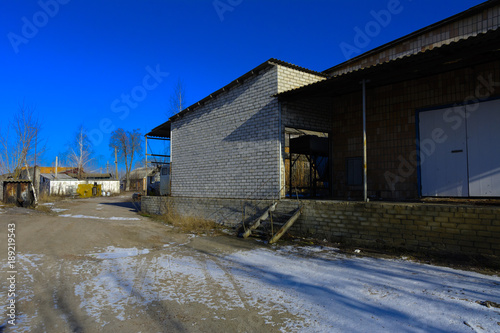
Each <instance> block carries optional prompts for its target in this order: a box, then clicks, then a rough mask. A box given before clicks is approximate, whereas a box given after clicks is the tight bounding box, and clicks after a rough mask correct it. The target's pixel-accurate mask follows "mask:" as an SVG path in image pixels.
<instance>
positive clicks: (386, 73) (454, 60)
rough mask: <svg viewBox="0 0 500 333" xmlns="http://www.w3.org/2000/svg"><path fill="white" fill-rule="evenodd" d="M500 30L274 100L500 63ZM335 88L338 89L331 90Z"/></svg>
mask: <svg viewBox="0 0 500 333" xmlns="http://www.w3.org/2000/svg"><path fill="white" fill-rule="evenodd" d="M499 40H500V29H496V30H491V31H488V32H486V33H481V34H478V35H476V36H470V37H469V38H467V39H462V40H459V41H452V42H449V43H448V44H443V45H441V46H440V47H435V48H433V49H428V50H425V51H422V52H420V53H417V54H409V55H406V56H404V57H402V58H398V59H394V60H390V61H386V62H383V63H379V64H375V65H372V66H369V67H365V68H359V69H357V70H354V71H351V72H348V73H343V74H340V75H337V76H334V77H331V78H329V79H327V80H323V81H319V82H316V83H312V84H309V85H306V86H303V87H299V88H296V89H291V90H288V91H285V92H282V93H280V94H277V95H275V96H277V97H279V98H280V99H281V100H286V99H288V98H292V97H297V96H299V95H304V96H305V95H309V96H312V95H314V93H315V92H316V93H317V95H325V93H326V94H328V96H338V95H342V94H346V93H349V92H353V91H357V90H360V88H359V87H360V81H361V80H363V79H369V80H371V83H370V84H371V85H377V86H382V85H386V84H390V83H396V82H400V81H404V80H410V79H414V78H419V77H423V76H429V75H432V74H437V73H442V72H447V71H451V70H454V69H458V68H463V67H467V66H471V65H473V64H477V63H485V62H488V61H495V60H498V59H500V44H499V43H498V41H499ZM333 86H335V89H332V87H333Z"/></svg>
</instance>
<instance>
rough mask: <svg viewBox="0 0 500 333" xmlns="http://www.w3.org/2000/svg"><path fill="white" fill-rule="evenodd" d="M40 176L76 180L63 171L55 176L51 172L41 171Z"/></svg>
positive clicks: (51, 178) (50, 178)
mask: <svg viewBox="0 0 500 333" xmlns="http://www.w3.org/2000/svg"><path fill="white" fill-rule="evenodd" d="M40 176H42V177H44V178H47V179H49V180H78V179H76V178H73V177H70V176H68V175H67V174H65V173H58V174H57V178H56V175H55V174H53V173H41V174H40Z"/></svg>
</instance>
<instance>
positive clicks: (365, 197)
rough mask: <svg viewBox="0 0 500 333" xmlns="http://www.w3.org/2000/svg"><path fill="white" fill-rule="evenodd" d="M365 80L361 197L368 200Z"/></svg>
mask: <svg viewBox="0 0 500 333" xmlns="http://www.w3.org/2000/svg"><path fill="white" fill-rule="evenodd" d="M366 82H367V81H366V80H365V79H363V81H361V84H362V86H363V199H364V201H365V202H367V201H368V180H367V163H366Z"/></svg>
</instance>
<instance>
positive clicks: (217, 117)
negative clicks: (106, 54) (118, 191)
mask: <svg viewBox="0 0 500 333" xmlns="http://www.w3.org/2000/svg"><path fill="white" fill-rule="evenodd" d="M499 21H500V1H499V0H491V1H487V2H484V3H483V4H480V5H478V6H475V7H473V8H471V9H469V10H467V11H464V12H462V13H459V14H457V15H455V16H452V17H450V18H447V19H445V20H442V21H440V22H437V23H435V24H433V25H430V26H428V27H425V28H423V29H421V30H418V31H416V32H414V33H412V34H409V35H407V36H404V37H402V38H399V39H397V40H395V41H393V42H390V43H388V44H385V45H382V46H380V47H378V48H376V49H373V50H371V51H369V52H366V53H365V54H362V55H360V56H358V57H355V58H353V59H350V60H348V61H346V62H344V63H341V64H339V65H337V66H334V67H332V68H330V69H327V70H325V71H323V72H315V71H311V70H308V69H305V68H302V67H298V66H295V65H292V64H289V63H285V62H283V61H280V60H276V59H270V60H268V61H266V62H264V63H263V64H261V65H260V66H258V67H256V68H254V69H253V70H251V71H250V72H248V73H246V74H244V75H242V76H240V77H239V78H238V79H236V80H235V81H233V82H231V83H230V84H228V85H227V86H225V87H223V88H221V89H219V90H218V91H216V92H214V93H213V94H211V95H210V96H208V97H206V98H204V99H203V100H201V101H199V102H197V103H196V104H194V105H192V106H190V107H188V108H187V109H185V110H183V111H182V112H180V113H179V114H177V115H175V116H173V117H172V118H170V119H169V121H167V122H166V123H164V124H161V125H160V126H158V127H156V128H155V129H153V130H152V131H151V132H150V133H148V136H149V137H159V138H170V139H171V155H172V156H171V197H168V198H161V197H143V198H142V205H143V206H142V207H143V209H144V210H146V211H149V212H151V213H162V212H164V211H165V209H166V208H165V207H174V208H175V209H177V210H178V211H179V212H180V213H183V214H188V215H198V216H202V217H204V218H207V219H212V220H216V221H219V222H222V223H227V224H232V225H235V224H238V223H240V222H242V221H246V220H252V219H255V216H256V214H257V216H258V215H259V214H260V213H259V212H261V211H262V210H265V209H268V207H270V205H271V206H273V205H274V203H275V201H276V199H278V198H279V199H283V200H281V201H280V203H279V204H278V205H277V207H276V206H275V205H274V206H273V207H276V208H275V211H274V214H287V213H289V212H290V211H293V209H295V207H296V205H297V203H296V200H287V199H286V198H287V197H288V198H290V197H293V198H296V197H299V198H300V197H303V198H307V197H309V198H316V199H318V198H321V197H323V198H324V199H339V201H337V200H328V201H325V200H302V201H301V205H302V209H301V211H302V213H301V215H300V217H299V218H298V220H297V222H295V224H294V225H293V227H292V228H291V229H290V230H291V231H292V232H293V233H301V234H307V235H312V236H315V237H318V238H320V239H324V238H327V239H329V240H333V241H340V242H349V243H352V244H359V245H361V246H369V247H380V246H382V247H392V248H406V249H410V250H416V251H421V250H422V251H430V252H442V253H461V254H464V253H465V254H468V255H476V254H477V255H496V256H500V245H499V244H498V239H499V237H500V208H499V207H497V206H487V207H471V206H467V205H463V204H465V203H466V202H465V201H460V200H459V201H458V204H439V205H437V204H429V203H421V202H417V201H420V200H419V199H421V198H422V197H444V198H449V197H454V198H471V197H474V198H499V197H500V145H499V144H498V142H500V130H499V129H500V29H499V23H500V22H499ZM364 129H365V131H364ZM364 133H366V140H365V139H364ZM365 151H366V158H365V156H364V155H365ZM364 165H366V168H363V166H364ZM365 170H366V177H365V176H364V173H365ZM365 197H366V198H367V199H371V200H370V202H359V201H361V200H363V199H365ZM348 200H357V202H354V203H351V202H348ZM379 200H381V201H382V202H380V201H379ZM367 201H368V200H367ZM387 201H390V202H387ZM407 201H411V202H410V203H407ZM166 202H168V205H165V203H166Z"/></svg>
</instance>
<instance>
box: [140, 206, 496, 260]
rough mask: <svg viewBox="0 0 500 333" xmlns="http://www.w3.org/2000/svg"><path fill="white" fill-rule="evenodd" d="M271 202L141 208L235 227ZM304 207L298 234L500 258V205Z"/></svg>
mask: <svg viewBox="0 0 500 333" xmlns="http://www.w3.org/2000/svg"><path fill="white" fill-rule="evenodd" d="M167 203H168V204H167ZM271 203H272V201H263V200H260V201H255V200H247V201H245V200H238V199H206V198H173V197H142V210H143V211H145V212H148V213H152V214H161V213H164V212H165V209H166V207H173V208H175V209H176V210H177V211H178V212H179V213H181V214H185V215H193V216H199V217H203V218H207V219H210V220H214V221H217V222H219V223H223V224H225V225H229V226H234V225H237V224H238V223H240V222H241V221H242V219H243V218H245V219H247V220H249V219H251V218H254V217H255V216H256V215H257V214H258V213H259V212H260V211H262V209H264V208H266V207H268V206H269V205H270V204H271ZM300 203H301V204H302V205H303V209H302V215H301V216H300V218H299V219H298V220H297V222H295V224H294V225H293V226H292V228H291V229H290V232H291V233H292V234H295V235H307V236H312V237H315V238H317V239H321V240H322V239H325V238H326V239H328V240H330V241H336V242H343V243H347V244H352V245H358V246H364V247H369V248H397V249H406V250H409V251H416V252H428V253H442V254H448V253H449V254H467V255H494V256H500V207H487V206H481V207H479V206H477V207H476V206H460V205H444V204H420V203H380V202H368V203H364V202H341V201H316V200H308V201H301V202H300ZM297 205H298V202H297V201H296V200H281V201H280V202H279V204H278V206H277V208H276V214H280V213H289V212H290V211H293V210H294V209H295V208H297Z"/></svg>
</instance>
